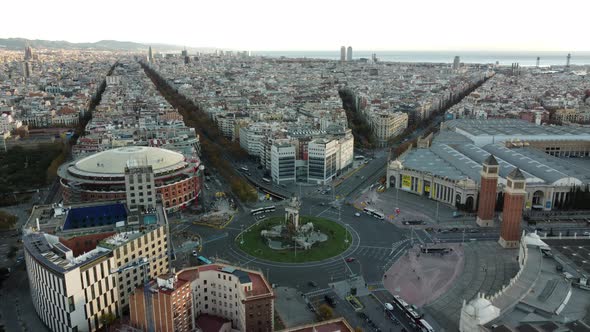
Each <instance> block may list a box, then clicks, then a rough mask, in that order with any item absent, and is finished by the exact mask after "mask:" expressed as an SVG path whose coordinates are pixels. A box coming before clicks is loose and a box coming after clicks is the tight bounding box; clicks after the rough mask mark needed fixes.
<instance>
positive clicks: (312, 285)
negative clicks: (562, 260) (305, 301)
mask: <svg viewBox="0 0 590 332" xmlns="http://www.w3.org/2000/svg"><path fill="white" fill-rule="evenodd" d="M307 284H308V285H309V287H318V284H317V283H316V282H315V281H313V280H310V281H309V282H307Z"/></svg>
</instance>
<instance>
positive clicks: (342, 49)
mask: <svg viewBox="0 0 590 332" xmlns="http://www.w3.org/2000/svg"><path fill="white" fill-rule="evenodd" d="M344 61H346V46H341V47H340V62H344Z"/></svg>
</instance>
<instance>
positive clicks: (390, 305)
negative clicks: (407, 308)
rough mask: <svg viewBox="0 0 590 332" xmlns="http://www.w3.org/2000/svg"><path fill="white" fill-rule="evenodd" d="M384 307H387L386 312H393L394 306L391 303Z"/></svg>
mask: <svg viewBox="0 0 590 332" xmlns="http://www.w3.org/2000/svg"><path fill="white" fill-rule="evenodd" d="M384 306H385V309H386V310H389V311H391V310H393V305H392V304H391V303H385V304H384Z"/></svg>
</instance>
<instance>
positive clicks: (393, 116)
mask: <svg viewBox="0 0 590 332" xmlns="http://www.w3.org/2000/svg"><path fill="white" fill-rule="evenodd" d="M369 125H370V126H371V129H372V130H373V134H374V135H375V136H376V138H377V142H378V144H379V146H386V145H387V141H388V140H389V139H390V138H393V137H395V136H398V135H400V134H401V133H402V132H403V131H404V130H405V129H406V128H407V127H408V114H407V113H402V112H390V111H381V112H372V113H370V114H369Z"/></svg>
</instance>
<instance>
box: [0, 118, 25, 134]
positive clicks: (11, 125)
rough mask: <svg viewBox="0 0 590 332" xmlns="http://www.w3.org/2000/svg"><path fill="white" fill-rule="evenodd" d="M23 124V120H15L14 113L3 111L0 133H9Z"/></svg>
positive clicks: (0, 120) (0, 119)
mask: <svg viewBox="0 0 590 332" xmlns="http://www.w3.org/2000/svg"><path fill="white" fill-rule="evenodd" d="M22 124H23V123H22V121H20V120H15V119H14V118H13V117H12V115H10V114H6V113H3V114H1V115H0V134H2V133H9V132H11V131H12V130H13V129H18V128H20V127H21V126H22Z"/></svg>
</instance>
